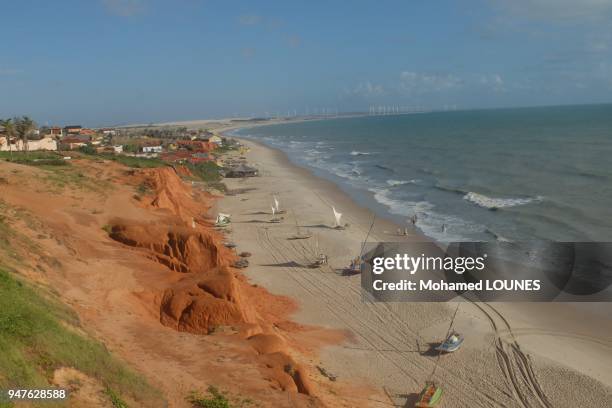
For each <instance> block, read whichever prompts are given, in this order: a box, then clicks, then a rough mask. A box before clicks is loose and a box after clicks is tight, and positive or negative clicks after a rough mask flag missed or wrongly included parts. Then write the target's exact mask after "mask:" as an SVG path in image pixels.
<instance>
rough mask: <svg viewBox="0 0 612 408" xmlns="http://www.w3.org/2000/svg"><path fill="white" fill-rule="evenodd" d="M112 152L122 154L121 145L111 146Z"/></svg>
mask: <svg viewBox="0 0 612 408" xmlns="http://www.w3.org/2000/svg"><path fill="white" fill-rule="evenodd" d="M113 150H114V151H115V153H123V145H115V146H113Z"/></svg>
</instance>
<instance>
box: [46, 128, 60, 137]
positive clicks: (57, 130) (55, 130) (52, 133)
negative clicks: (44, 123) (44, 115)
mask: <svg viewBox="0 0 612 408" xmlns="http://www.w3.org/2000/svg"><path fill="white" fill-rule="evenodd" d="M48 135H49V136H51V137H62V136H64V130H63V129H62V128H61V127H59V126H54V127H50V128H49V133H48Z"/></svg>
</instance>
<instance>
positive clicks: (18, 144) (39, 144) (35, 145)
mask: <svg viewBox="0 0 612 408" xmlns="http://www.w3.org/2000/svg"><path fill="white" fill-rule="evenodd" d="M12 142H13V143H12V144H11V146H10V147H9V145H8V143H7V140H6V137H0V151H2V152H7V151H9V150H13V151H24V150H26V147H27V150H29V151H36V150H57V142H56V141H55V139H53V138H51V137H43V138H42V139H39V140H30V141H28V144H27V145H25V144H24V143H23V141H22V140H19V139H13V140H12Z"/></svg>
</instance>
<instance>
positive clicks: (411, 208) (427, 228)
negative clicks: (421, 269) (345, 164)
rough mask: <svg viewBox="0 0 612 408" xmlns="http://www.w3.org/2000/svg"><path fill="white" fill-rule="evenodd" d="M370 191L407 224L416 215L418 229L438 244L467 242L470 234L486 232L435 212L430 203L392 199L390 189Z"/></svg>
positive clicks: (483, 229)
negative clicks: (404, 219) (402, 217)
mask: <svg viewBox="0 0 612 408" xmlns="http://www.w3.org/2000/svg"><path fill="white" fill-rule="evenodd" d="M370 191H371V192H372V193H374V199H375V200H376V201H378V202H379V203H381V204H383V205H384V206H386V207H387V208H388V209H389V212H390V213H391V214H395V215H401V216H405V217H406V222H409V218H410V217H412V216H413V215H415V214H416V216H417V222H416V227H417V228H418V229H420V230H421V231H422V232H423V233H424V234H425V235H427V236H428V237H430V238H432V239H434V240H436V241H438V242H453V241H467V240H469V239H470V236H469V234H471V233H473V234H480V233H482V232H483V231H485V227H484V226H482V225H478V224H472V223H470V222H468V221H465V220H463V219H461V218H459V217H456V216H453V215H448V214H442V213H439V212H437V211H435V210H434V208H435V206H434V205H433V204H431V203H430V202H427V201H404V200H398V199H395V198H393V197H392V191H390V190H389V189H383V188H371V189H370Z"/></svg>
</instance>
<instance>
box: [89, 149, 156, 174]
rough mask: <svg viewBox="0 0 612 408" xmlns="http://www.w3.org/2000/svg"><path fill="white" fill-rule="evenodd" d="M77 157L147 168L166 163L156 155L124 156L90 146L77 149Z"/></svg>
mask: <svg viewBox="0 0 612 408" xmlns="http://www.w3.org/2000/svg"><path fill="white" fill-rule="evenodd" d="M78 152H79V153H80V154H79V157H82V158H85V159H98V160H112V161H116V162H117V163H121V164H123V165H124V166H128V167H133V168H137V169H141V168H142V169H147V168H154V167H165V166H167V164H166V163H165V162H164V161H163V160H161V159H158V158H156V157H152V158H147V157H135V156H124V155H121V154H113V153H97V152H96V151H95V150H92V149H91V148H81V149H80V150H79V151H78Z"/></svg>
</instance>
